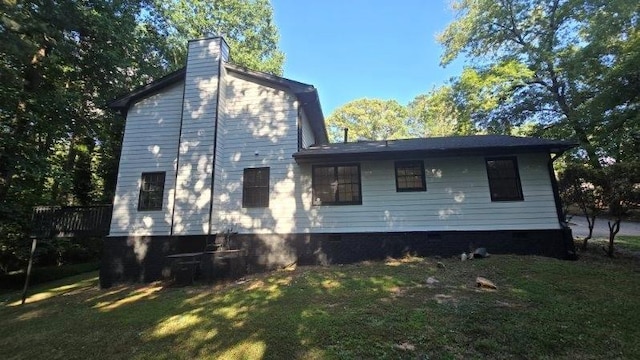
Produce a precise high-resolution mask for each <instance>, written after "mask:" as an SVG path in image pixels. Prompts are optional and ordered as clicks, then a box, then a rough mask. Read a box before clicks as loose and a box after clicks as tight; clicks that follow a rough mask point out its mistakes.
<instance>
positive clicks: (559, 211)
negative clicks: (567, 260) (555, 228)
mask: <svg viewBox="0 0 640 360" xmlns="http://www.w3.org/2000/svg"><path fill="white" fill-rule="evenodd" d="M562 154H564V151H560V152H558V153H555V154H554V155H553V156H552V157H550V158H549V161H548V162H547V168H548V170H549V178H550V179H551V189H552V190H553V199H554V201H555V203H556V214H557V216H558V223H559V224H560V226H561V227H563V228H565V227H567V223H566V221H565V220H566V219H565V217H564V213H563V211H562V199H561V198H560V191H559V190H558V179H556V173H555V171H554V170H553V163H554V161H556V160H557V159H558V158H559V157H560V156H562Z"/></svg>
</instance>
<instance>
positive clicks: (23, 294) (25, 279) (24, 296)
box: [22, 238, 38, 305]
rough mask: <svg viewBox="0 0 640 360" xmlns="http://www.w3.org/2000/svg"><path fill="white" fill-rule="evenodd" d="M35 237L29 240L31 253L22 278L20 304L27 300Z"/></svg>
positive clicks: (34, 250) (36, 240)
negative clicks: (25, 274) (22, 286)
mask: <svg viewBox="0 0 640 360" xmlns="http://www.w3.org/2000/svg"><path fill="white" fill-rule="evenodd" d="M37 243H38V239H37V238H33V241H32V242H31V254H29V265H27V276H25V278H24V289H22V305H24V303H25V302H26V301H27V288H28V287H29V277H30V276H31V267H32V266H33V254H34V253H35V252H36V244H37Z"/></svg>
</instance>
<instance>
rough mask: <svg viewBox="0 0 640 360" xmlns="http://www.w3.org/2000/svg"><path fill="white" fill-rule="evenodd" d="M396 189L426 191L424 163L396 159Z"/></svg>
mask: <svg viewBox="0 0 640 360" xmlns="http://www.w3.org/2000/svg"><path fill="white" fill-rule="evenodd" d="M395 166H396V191H426V189H427V188H426V182H425V178H424V163H423V162H422V161H421V160H417V161H397V162H396V163H395Z"/></svg>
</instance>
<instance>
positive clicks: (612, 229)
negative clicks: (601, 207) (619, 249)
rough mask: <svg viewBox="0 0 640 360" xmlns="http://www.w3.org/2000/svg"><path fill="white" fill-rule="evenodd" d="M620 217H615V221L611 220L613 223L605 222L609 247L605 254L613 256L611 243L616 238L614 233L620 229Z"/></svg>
mask: <svg viewBox="0 0 640 360" xmlns="http://www.w3.org/2000/svg"><path fill="white" fill-rule="evenodd" d="M620 221H621V219H620V218H617V219H615V221H614V222H613V224H612V223H611V221H608V222H607V225H608V226H609V247H608V249H607V255H608V256H609V257H613V252H614V247H613V243H614V239H615V238H616V234H617V233H618V231H620Z"/></svg>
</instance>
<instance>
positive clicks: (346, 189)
mask: <svg viewBox="0 0 640 360" xmlns="http://www.w3.org/2000/svg"><path fill="white" fill-rule="evenodd" d="M312 180H313V202H314V204H315V205H322V204H341V203H344V204H353V203H358V202H360V194H359V193H360V170H359V166H358V165H347V166H345V165H339V166H314V167H313V179H312Z"/></svg>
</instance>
